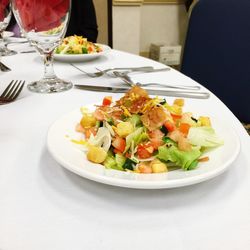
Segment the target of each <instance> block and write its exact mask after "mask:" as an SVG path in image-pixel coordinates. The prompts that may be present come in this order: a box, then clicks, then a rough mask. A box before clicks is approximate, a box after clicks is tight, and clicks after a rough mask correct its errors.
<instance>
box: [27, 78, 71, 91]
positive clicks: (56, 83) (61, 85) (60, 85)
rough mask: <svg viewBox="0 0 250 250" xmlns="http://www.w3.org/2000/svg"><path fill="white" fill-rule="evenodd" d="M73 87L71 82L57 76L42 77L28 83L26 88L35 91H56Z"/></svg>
mask: <svg viewBox="0 0 250 250" xmlns="http://www.w3.org/2000/svg"><path fill="white" fill-rule="evenodd" d="M72 87H73V84H72V83H71V82H68V81H65V80H62V79H59V78H43V79H41V80H39V81H36V82H32V83H30V84H28V89H29V90H30V91H32V92H36V93H44V94H46V93H58V92H62V91H66V90H69V89H71V88H72Z"/></svg>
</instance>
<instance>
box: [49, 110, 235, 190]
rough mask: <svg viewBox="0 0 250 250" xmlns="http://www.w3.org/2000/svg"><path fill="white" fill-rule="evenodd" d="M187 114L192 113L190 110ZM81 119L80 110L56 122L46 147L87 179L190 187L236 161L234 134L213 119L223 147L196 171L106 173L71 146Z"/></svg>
mask: <svg viewBox="0 0 250 250" xmlns="http://www.w3.org/2000/svg"><path fill="white" fill-rule="evenodd" d="M188 110H193V109H192V106H191V107H189V109H188ZM80 119H81V113H80V109H78V110H74V111H72V112H71V113H68V114H66V115H64V116H63V117H61V118H59V119H58V120H56V121H55V122H54V123H53V124H52V125H51V127H50V128H49V131H48V137H47V146H48V149H49V152H50V153H51V155H52V156H53V157H54V159H55V160H56V161H57V162H58V163H59V164H61V165H62V166H63V167H65V168H66V169H68V170H70V171H72V172H74V173H75V174H78V175H80V176H82V177H85V178H87V179H90V180H93V181H97V182H101V183H105V184H109V185H113V186H120V187H127V188H139V189H161V188H174V187H181V186H187V185H192V184H195V183H199V182H203V181H206V180H208V179H211V178H213V177H215V176H217V175H219V174H221V173H223V172H224V171H225V170H226V169H227V168H228V167H229V166H230V165H231V164H232V163H233V161H234V160H235V159H236V157H237V155H238V154H239V151H240V142H239V138H238V136H237V134H236V133H235V131H234V130H233V129H232V128H231V127H229V126H228V125H226V124H225V123H223V120H222V119H219V118H218V119H216V118H212V123H213V127H214V128H215V130H216V133H217V134H218V135H219V136H220V138H222V139H223V140H224V145H223V146H220V147H218V148H216V149H214V150H212V151H210V152H208V153H206V156H209V161H208V162H203V163H199V165H198V168H197V169H195V170H190V171H183V170H181V169H180V170H175V171H170V172H168V173H163V174H137V173H131V172H122V171H117V170H110V169H105V168H104V167H103V166H102V165H100V164H94V163H91V162H89V161H88V160H87V159H86V156H85V152H83V151H82V149H81V148H80V147H79V146H78V145H76V144H75V143H73V142H72V141H71V140H72V139H77V140H78V139H80V138H82V135H81V134H80V133H78V132H75V126H76V124H77V123H79V121H80Z"/></svg>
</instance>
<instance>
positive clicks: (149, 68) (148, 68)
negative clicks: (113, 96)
mask: <svg viewBox="0 0 250 250" xmlns="http://www.w3.org/2000/svg"><path fill="white" fill-rule="evenodd" d="M70 65H71V66H73V67H74V68H76V69H78V70H80V71H81V72H83V73H84V74H86V75H87V76H89V77H93V78H95V77H100V76H103V75H104V74H105V73H107V72H109V71H113V70H130V71H149V70H152V69H153V67H152V66H144V67H130V68H109V69H105V70H100V69H97V68H96V69H97V70H98V71H96V72H94V73H90V72H86V71H84V70H82V69H80V68H78V67H77V66H76V65H74V64H73V63H70Z"/></svg>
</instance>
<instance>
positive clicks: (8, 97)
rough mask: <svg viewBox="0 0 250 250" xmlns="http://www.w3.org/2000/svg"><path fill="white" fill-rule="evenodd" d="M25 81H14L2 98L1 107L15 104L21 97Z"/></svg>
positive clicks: (0, 97) (0, 98) (0, 100)
mask: <svg viewBox="0 0 250 250" xmlns="http://www.w3.org/2000/svg"><path fill="white" fill-rule="evenodd" d="M24 83H25V81H19V80H16V81H14V80H12V81H11V82H10V83H9V84H8V86H7V87H6V88H5V90H4V91H3V93H2V94H1V96H0V105H2V104H7V103H10V102H13V101H15V100H16V99H17V97H18V96H19V95H20V93H21V91H22V89H23V86H24Z"/></svg>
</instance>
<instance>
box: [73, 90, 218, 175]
mask: <svg viewBox="0 0 250 250" xmlns="http://www.w3.org/2000/svg"><path fill="white" fill-rule="evenodd" d="M183 106H184V100H183V99H175V100H174V102H173V104H171V105H170V104H169V103H167V101H166V100H165V99H161V98H158V97H155V98H151V97H149V95H148V93H147V92H146V90H144V89H142V88H140V87H138V86H135V87H133V88H131V89H130V90H129V91H128V92H127V93H126V94H125V95H124V96H123V97H122V98H120V99H119V100H117V101H115V102H113V101H112V97H111V96H107V97H105V98H104V99H103V101H102V104H101V105H96V108H95V111H94V112H90V111H88V110H87V109H85V108H82V109H81V111H82V118H81V120H80V122H79V124H77V127H76V130H77V131H78V132H80V133H83V134H84V140H82V141H80V142H78V143H81V144H83V145H85V146H86V147H87V159H88V160H89V161H91V162H94V163H99V164H102V165H104V166H105V167H106V168H108V169H116V170H120V171H133V172H136V173H144V174H145V173H163V172H167V171H168V170H170V169H171V168H173V167H175V168H181V169H183V170H192V169H195V168H196V167H197V166H198V164H199V162H202V161H208V160H209V157H207V156H206V155H205V154H204V153H205V152H206V150H207V149H211V148H215V147H218V146H220V145H222V144H223V141H222V140H221V139H220V138H218V136H217V135H216V133H215V131H214V129H213V128H212V125H211V121H210V118H209V117H206V116H200V117H194V116H193V114H192V113H190V112H183Z"/></svg>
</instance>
